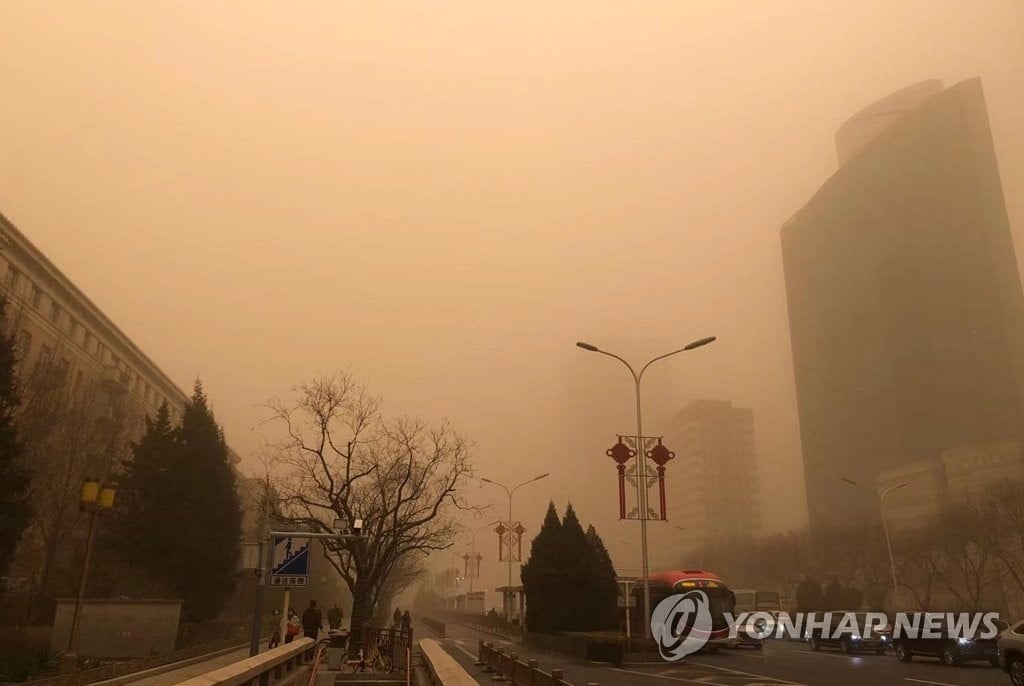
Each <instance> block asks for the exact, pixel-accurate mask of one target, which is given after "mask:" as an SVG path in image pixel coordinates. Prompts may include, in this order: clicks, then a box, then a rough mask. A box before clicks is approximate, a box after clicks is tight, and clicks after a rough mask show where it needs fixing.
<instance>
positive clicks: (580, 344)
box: [576, 341, 598, 353]
mask: <svg viewBox="0 0 1024 686" xmlns="http://www.w3.org/2000/svg"><path fill="white" fill-rule="evenodd" d="M576 347H577V348H583V349H584V350H589V351H590V352H592V353H596V352H598V348H597V346H596V345H591V344H590V343H584V342H583V341H576Z"/></svg>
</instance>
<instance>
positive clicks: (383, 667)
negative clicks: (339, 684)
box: [341, 634, 395, 674]
mask: <svg viewBox="0 0 1024 686" xmlns="http://www.w3.org/2000/svg"><path fill="white" fill-rule="evenodd" d="M387 643H388V642H387V640H386V638H385V636H384V635H383V634H382V635H381V636H380V637H378V639H377V641H376V643H374V644H373V646H372V649H371V651H370V655H369V657H367V656H366V655H365V654H364V652H363V649H362V648H360V649H359V653H358V658H357V659H346V660H345V662H344V663H343V664H342V666H341V671H342V673H343V674H355V673H356V672H383V673H390V672H393V671H395V661H394V659H392V657H391V655H390V651H386V648H387V647H388V645H387ZM350 657H352V656H351V655H350Z"/></svg>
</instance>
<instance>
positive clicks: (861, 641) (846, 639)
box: [807, 612, 889, 655]
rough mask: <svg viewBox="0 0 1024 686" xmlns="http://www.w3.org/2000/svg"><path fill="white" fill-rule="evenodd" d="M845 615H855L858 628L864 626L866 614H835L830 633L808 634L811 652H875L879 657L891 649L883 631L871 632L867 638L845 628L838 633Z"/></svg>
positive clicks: (821, 631) (816, 632)
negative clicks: (835, 650) (831, 650)
mask: <svg viewBox="0 0 1024 686" xmlns="http://www.w3.org/2000/svg"><path fill="white" fill-rule="evenodd" d="M845 614H854V615H855V616H856V617H857V626H859V627H863V626H864V622H865V619H866V617H867V615H866V613H863V612H855V613H844V612H833V613H832V626H831V628H830V629H829V630H828V631H823V630H820V629H818V630H815V631H812V632H810V633H809V634H808V637H807V642H808V644H809V645H810V646H811V650H821V649H822V648H839V650H840V651H842V652H844V653H860V652H874V653H876V654H878V655H882V654H883V653H885V650H886V648H888V647H889V636H888V634H886V633H884V632H882V631H879V632H874V631H869V632H868V634H867V635H866V636H861V635H860V634H859V633H857V632H855V631H850V630H847V629H845V628H844V629H843V630H842V631H841V632H837V629H838V628H839V624H840V623H841V622H842V621H843V616H844V615H845Z"/></svg>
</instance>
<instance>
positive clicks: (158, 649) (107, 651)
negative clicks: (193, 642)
mask: <svg viewBox="0 0 1024 686" xmlns="http://www.w3.org/2000/svg"><path fill="white" fill-rule="evenodd" d="M74 611H75V601H73V600H58V601H57V613H56V615H55V616H54V620H53V633H52V635H51V637H50V645H51V646H52V647H53V649H54V650H57V651H60V652H64V651H65V650H66V649H67V646H68V638H69V635H70V632H71V621H72V616H73V614H74ZM180 615H181V602H180V601H177V600H86V601H85V602H83V604H82V617H81V619H80V620H79V621H80V626H81V638H80V640H79V643H78V652H79V654H81V655H90V656H92V657H98V658H138V657H146V656H148V655H152V654H154V653H167V652H171V651H173V650H174V649H175V641H176V640H177V637H178V620H179V617H180Z"/></svg>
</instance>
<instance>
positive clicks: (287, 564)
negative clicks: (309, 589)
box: [270, 536, 310, 586]
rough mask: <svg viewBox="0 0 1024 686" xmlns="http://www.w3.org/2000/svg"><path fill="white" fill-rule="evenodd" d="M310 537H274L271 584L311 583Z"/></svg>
mask: <svg viewBox="0 0 1024 686" xmlns="http://www.w3.org/2000/svg"><path fill="white" fill-rule="evenodd" d="M309 544H310V539H308V538H295V537H291V536H289V537H280V538H275V539H274V555H273V558H272V560H271V563H270V585H271V586H307V585H309V553H310V547H309Z"/></svg>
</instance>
